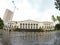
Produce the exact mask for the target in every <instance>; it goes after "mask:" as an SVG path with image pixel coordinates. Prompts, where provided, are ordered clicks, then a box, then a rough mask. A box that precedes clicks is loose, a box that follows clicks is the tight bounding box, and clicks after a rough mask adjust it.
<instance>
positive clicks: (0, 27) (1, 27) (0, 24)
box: [0, 18, 4, 29]
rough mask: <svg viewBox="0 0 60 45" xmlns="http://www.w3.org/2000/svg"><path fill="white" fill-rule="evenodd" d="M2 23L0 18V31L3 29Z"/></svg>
mask: <svg viewBox="0 0 60 45" xmlns="http://www.w3.org/2000/svg"><path fill="white" fill-rule="evenodd" d="M3 26H4V23H3V20H2V19H1V18H0V29H3Z"/></svg>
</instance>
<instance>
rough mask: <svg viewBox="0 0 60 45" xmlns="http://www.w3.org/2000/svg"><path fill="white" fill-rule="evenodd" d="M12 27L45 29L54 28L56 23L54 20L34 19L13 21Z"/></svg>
mask: <svg viewBox="0 0 60 45" xmlns="http://www.w3.org/2000/svg"><path fill="white" fill-rule="evenodd" d="M8 24H10V23H8ZM11 27H12V28H19V29H40V28H41V29H44V30H53V29H54V25H53V23H52V22H38V21H34V20H24V21H12V22H11Z"/></svg>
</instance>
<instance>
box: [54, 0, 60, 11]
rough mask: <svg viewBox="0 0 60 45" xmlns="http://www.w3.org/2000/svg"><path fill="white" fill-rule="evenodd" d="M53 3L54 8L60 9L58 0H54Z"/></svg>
mask: <svg viewBox="0 0 60 45" xmlns="http://www.w3.org/2000/svg"><path fill="white" fill-rule="evenodd" d="M55 5H56V7H55V8H56V9H58V10H60V0H56V2H55Z"/></svg>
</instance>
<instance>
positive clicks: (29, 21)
mask: <svg viewBox="0 0 60 45" xmlns="http://www.w3.org/2000/svg"><path fill="white" fill-rule="evenodd" d="M20 23H39V22H38V21H34V20H24V21H20Z"/></svg>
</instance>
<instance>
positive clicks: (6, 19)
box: [3, 9, 13, 22]
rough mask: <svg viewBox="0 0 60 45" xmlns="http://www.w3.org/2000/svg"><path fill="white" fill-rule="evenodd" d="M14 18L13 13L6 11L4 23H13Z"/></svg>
mask: <svg viewBox="0 0 60 45" xmlns="http://www.w3.org/2000/svg"><path fill="white" fill-rule="evenodd" d="M12 17H13V12H12V11H11V10H9V9H6V11H5V14H4V17H3V21H4V22H8V21H11V20H12Z"/></svg>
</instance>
